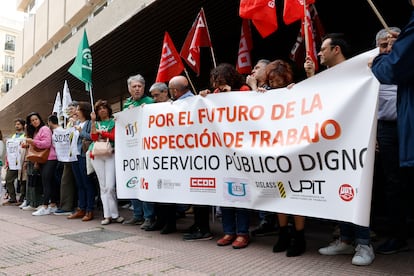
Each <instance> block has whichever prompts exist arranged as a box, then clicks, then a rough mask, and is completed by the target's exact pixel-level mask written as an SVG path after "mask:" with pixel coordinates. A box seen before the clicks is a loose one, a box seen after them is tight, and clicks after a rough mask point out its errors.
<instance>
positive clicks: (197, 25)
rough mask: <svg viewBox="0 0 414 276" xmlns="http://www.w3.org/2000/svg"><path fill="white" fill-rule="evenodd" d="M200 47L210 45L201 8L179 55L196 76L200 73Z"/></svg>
mask: <svg viewBox="0 0 414 276" xmlns="http://www.w3.org/2000/svg"><path fill="white" fill-rule="evenodd" d="M200 47H210V48H211V47H212V44H211V39H210V34H209V32H208V27H207V21H206V16H205V14H204V9H203V8H201V10H200V12H199V13H198V15H197V18H196V20H195V21H194V23H193V25H192V27H191V29H190V31H189V32H188V34H187V37H186V39H185V41H184V44H183V47H182V48H181V52H180V55H181V57H182V58H184V60H185V62H186V63H187V64H188V66H189V67H190V68H191V69H192V70H193V71H194V72H196V73H197V76H198V75H199V74H200Z"/></svg>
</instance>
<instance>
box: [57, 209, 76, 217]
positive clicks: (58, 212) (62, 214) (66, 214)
mask: <svg viewBox="0 0 414 276" xmlns="http://www.w3.org/2000/svg"><path fill="white" fill-rule="evenodd" d="M53 214H54V215H56V216H69V215H71V214H72V212H71V211H66V210H62V209H57V210H56V211H54V212H53Z"/></svg>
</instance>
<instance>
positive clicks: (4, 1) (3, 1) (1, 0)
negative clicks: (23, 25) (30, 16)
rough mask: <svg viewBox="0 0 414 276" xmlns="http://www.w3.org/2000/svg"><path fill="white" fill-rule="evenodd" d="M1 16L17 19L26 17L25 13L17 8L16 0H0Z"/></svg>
mask: <svg viewBox="0 0 414 276" xmlns="http://www.w3.org/2000/svg"><path fill="white" fill-rule="evenodd" d="M0 16H1V17H6V18H9V19H15V20H23V18H24V16H23V13H22V12H18V11H17V10H16V0H0Z"/></svg>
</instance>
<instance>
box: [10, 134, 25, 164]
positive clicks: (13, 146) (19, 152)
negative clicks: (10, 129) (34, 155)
mask: <svg viewBox="0 0 414 276" xmlns="http://www.w3.org/2000/svg"><path fill="white" fill-rule="evenodd" d="M25 141H26V138H10V139H7V141H6V154H7V162H8V164H9V169H10V170H13V171H17V170H21V169H22V165H23V158H24V154H25V152H26V150H25V149H23V148H22V144H23V142H25Z"/></svg>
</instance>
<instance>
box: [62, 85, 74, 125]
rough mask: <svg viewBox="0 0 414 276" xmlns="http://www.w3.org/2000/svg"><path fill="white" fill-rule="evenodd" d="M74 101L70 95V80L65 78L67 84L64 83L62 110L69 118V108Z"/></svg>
mask: <svg viewBox="0 0 414 276" xmlns="http://www.w3.org/2000/svg"><path fill="white" fill-rule="evenodd" d="M71 102H72V97H71V96H70V91H69V86H68V82H67V81H66V80H65V84H64V85H63V98H62V112H63V116H64V117H65V118H68V117H69V116H68V113H67V109H68V107H69V104H70V103H71Z"/></svg>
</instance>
